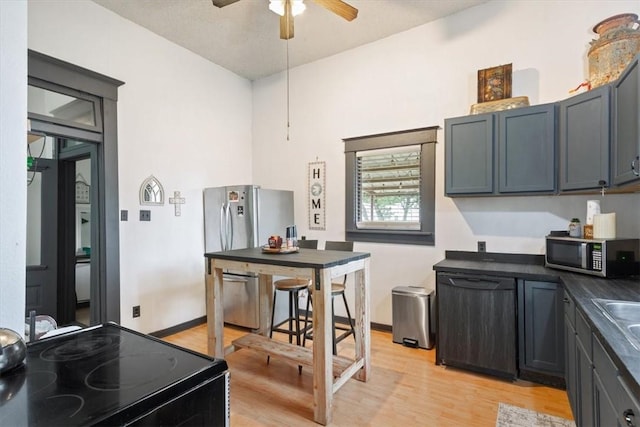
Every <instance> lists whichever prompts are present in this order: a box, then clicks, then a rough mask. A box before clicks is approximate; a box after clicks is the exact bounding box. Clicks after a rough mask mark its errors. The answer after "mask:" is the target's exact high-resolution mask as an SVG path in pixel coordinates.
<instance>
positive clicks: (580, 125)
mask: <svg viewBox="0 0 640 427" xmlns="http://www.w3.org/2000/svg"><path fill="white" fill-rule="evenodd" d="M610 94H611V87H610V86H609V85H605V86H600V87H598V88H596V89H593V90H591V91H589V92H585V93H581V94H579V95H576V96H574V97H571V98H569V99H566V100H564V101H561V102H560V114H559V120H558V122H559V123H558V125H559V129H560V132H559V138H558V140H559V145H560V191H567V190H586V189H595V188H600V187H602V186H608V185H609V183H610V177H609V164H610V159H609V144H610V140H611V132H610V129H611V126H610V120H611V116H610V108H609V106H610V96H611V95H610Z"/></svg>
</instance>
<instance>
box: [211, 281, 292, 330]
mask: <svg viewBox="0 0 640 427" xmlns="http://www.w3.org/2000/svg"><path fill="white" fill-rule="evenodd" d="M279 278H280V277H279V276H274V277H273V280H274V281H275V280H278V279H279ZM223 279H224V280H223V282H222V295H223V296H222V309H223V312H224V322H225V323H228V324H230V325H235V326H240V327H243V328H249V329H254V330H258V329H262V326H261V325H260V288H259V284H258V276H245V275H236V274H232V273H225V274H224V276H223ZM277 292H281V293H282V295H280V296H279V297H278V298H277V304H276V311H275V317H276V319H275V323H276V324H277V323H279V322H282V321H283V320H284V319H286V318H287V314H288V310H289V306H288V304H287V301H288V298H287V296H286V295H285V294H286V292H282V291H277ZM265 327H266V325H265Z"/></svg>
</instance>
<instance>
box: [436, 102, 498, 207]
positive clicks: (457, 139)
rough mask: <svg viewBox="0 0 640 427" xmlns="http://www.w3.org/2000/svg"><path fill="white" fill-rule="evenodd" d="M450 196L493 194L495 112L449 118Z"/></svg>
mask: <svg viewBox="0 0 640 427" xmlns="http://www.w3.org/2000/svg"><path fill="white" fill-rule="evenodd" d="M444 133H445V141H446V143H445V162H446V166H445V170H446V173H445V191H446V193H447V195H458V194H492V193H493V158H494V153H493V141H494V115H493V114H492V113H489V114H478V115H473V116H464V117H456V118H453V119H446V120H445V130H444Z"/></svg>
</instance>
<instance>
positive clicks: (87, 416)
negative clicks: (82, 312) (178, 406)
mask: <svg viewBox="0 0 640 427" xmlns="http://www.w3.org/2000/svg"><path fill="white" fill-rule="evenodd" d="M225 371H227V364H226V362H225V361H224V360H219V359H214V358H210V357H208V356H204V355H201V354H199V353H195V352H191V351H189V350H186V349H183V348H180V347H177V346H174V345H172V344H169V343H166V342H163V341H160V340H158V339H156V338H153V337H150V336H148V335H144V334H140V333H137V332H135V331H132V330H129V329H126V328H124V327H122V326H118V325H115V324H105V325H101V326H96V327H92V328H88V329H83V330H80V331H77V332H74V333H70V334H66V335H60V336H57V337H53V338H49V339H45V340H41V341H36V342H34V343H32V344H29V346H28V354H27V359H26V363H25V365H24V366H23V367H21V368H17V369H16V370H14V371H11V372H8V373H5V374H4V375H2V376H0V426H21V425H30V426H55V425H63V426H83V425H94V424H111V423H113V424H121V423H122V421H123V420H125V419H133V418H135V417H137V416H139V415H140V414H143V413H145V412H147V411H148V410H149V409H150V408H152V407H155V406H158V405H161V404H162V403H163V402H166V401H168V400H170V399H172V396H175V395H178V394H181V393H184V392H186V391H188V390H190V389H191V388H193V387H194V386H196V385H197V384H200V383H202V382H203V381H208V380H209V379H211V378H213V377H216V376H219V375H221V374H223V373H224V372H225Z"/></svg>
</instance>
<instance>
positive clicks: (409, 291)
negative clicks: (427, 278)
mask: <svg viewBox="0 0 640 427" xmlns="http://www.w3.org/2000/svg"><path fill="white" fill-rule="evenodd" d="M391 293H393V294H396V295H416V296H428V295H431V294H432V293H433V291H430V290H427V289H425V288H423V287H422V286H396V287H395V288H393V289H392V291H391Z"/></svg>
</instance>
